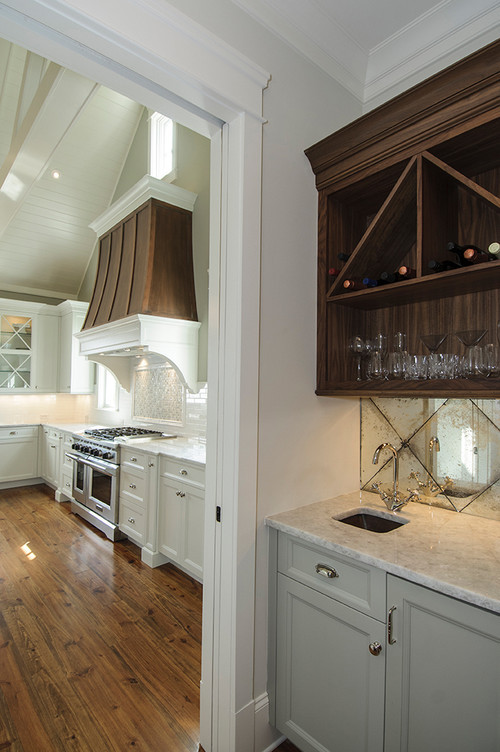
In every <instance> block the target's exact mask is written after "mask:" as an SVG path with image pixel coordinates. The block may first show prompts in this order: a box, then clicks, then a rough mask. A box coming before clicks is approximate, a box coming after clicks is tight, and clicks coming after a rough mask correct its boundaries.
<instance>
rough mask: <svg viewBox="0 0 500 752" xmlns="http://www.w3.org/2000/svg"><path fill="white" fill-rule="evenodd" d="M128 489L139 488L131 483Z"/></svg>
mask: <svg viewBox="0 0 500 752" xmlns="http://www.w3.org/2000/svg"><path fill="white" fill-rule="evenodd" d="M128 487H129V488H137V486H136V485H135V483H129V484H128Z"/></svg>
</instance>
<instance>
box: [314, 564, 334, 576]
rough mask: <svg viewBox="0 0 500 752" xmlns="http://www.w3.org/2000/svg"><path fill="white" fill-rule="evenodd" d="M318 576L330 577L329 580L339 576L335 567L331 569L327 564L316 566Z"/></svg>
mask: <svg viewBox="0 0 500 752" xmlns="http://www.w3.org/2000/svg"><path fill="white" fill-rule="evenodd" d="M316 574H320V575H321V576H322V577H328V579H329V580H331V579H333V578H334V577H338V576H339V575H338V572H337V570H336V569H334V568H333V567H329V566H328V565H327V564H316Z"/></svg>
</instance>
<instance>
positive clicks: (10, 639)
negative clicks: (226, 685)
mask: <svg viewBox="0 0 500 752" xmlns="http://www.w3.org/2000/svg"><path fill="white" fill-rule="evenodd" d="M201 603H202V588H201V585H199V584H198V583H196V582H195V581H194V580H191V579H190V578H189V577H187V576H185V575H183V574H182V573H180V572H179V571H178V570H176V569H175V568H174V567H172V566H170V565H165V566H162V567H159V568H157V569H150V568H149V567H147V566H146V565H144V564H142V563H141V561H140V555H139V549H138V548H137V547H136V546H135V545H133V544H132V543H130V542H128V541H125V542H120V543H114V544H113V543H111V542H110V541H108V540H107V539H106V538H105V537H104V536H103V535H102V534H101V533H99V532H98V531H96V530H95V529H94V528H92V527H90V526H89V525H87V523H85V522H84V521H82V520H81V519H80V518H79V517H76V516H75V515H73V514H71V513H70V509H69V504H58V503H57V502H55V501H54V499H53V493H52V492H50V489H47V487H45V486H31V487H29V488H22V489H10V490H8V491H0V750H10V751H11V752H55V751H59V750H61V752H62V751H64V752H67V751H68V750H75V751H78V752H110V751H113V752H114V751H115V750H116V751H117V752H123V751H124V750H127V749H132V748H133V749H134V750H138V751H142V752H149V751H150V750H154V752H195V750H197V749H198V737H199V681H200V658H201Z"/></svg>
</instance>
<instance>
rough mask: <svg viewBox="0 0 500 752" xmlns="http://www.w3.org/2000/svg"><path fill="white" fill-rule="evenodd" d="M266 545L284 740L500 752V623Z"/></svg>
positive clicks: (279, 543)
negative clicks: (269, 566)
mask: <svg viewBox="0 0 500 752" xmlns="http://www.w3.org/2000/svg"><path fill="white" fill-rule="evenodd" d="M270 533H271V549H270V552H271V569H272V570H273V571H272V572H271V583H270V591H271V606H270V636H271V639H270V651H269V652H270V664H269V673H270V681H269V693H270V707H271V722H273V719H274V723H275V725H276V727H277V728H278V729H279V730H280V731H281V732H282V733H283V734H285V735H286V736H287V737H288V738H289V739H290V740H291V741H292V742H293V743H294V744H296V745H297V747H298V748H299V749H300V750H302V751H303V752H340V751H341V752H382V751H383V752H423V751H424V750H425V752H471V750H475V751H476V750H477V752H498V751H499V750H500V723H499V720H498V719H499V718H500V616H499V615H498V614H495V613H492V612H490V611H485V610H483V609H481V608H478V607H476V606H473V605H470V604H468V603H464V602H462V601H459V600H456V599H455V598H451V597H449V596H447V595H443V594H441V593H438V592H435V591H433V590H428V589H427V588H425V587H422V586H420V585H417V584H415V583H412V582H408V581H406V580H404V579H401V578H398V577H394V576H392V575H388V574H386V573H385V572H383V571H382V570H379V569H378V568H376V567H370V566H368V565H364V564H362V563H361V562H359V561H357V560H356V559H354V558H350V557H344V556H340V555H338V554H336V553H334V552H332V551H330V550H327V549H324V548H323V547H321V546H316V545H314V544H312V543H309V542H307V541H304V540H301V539H298V538H296V537H294V536H290V535H286V534H285V533H282V532H279V533H276V531H275V530H271V531H270ZM386 596H387V597H386ZM377 643H378V645H379V646H380V648H379V646H378V645H377ZM373 652H375V655H373V654H372V653H373Z"/></svg>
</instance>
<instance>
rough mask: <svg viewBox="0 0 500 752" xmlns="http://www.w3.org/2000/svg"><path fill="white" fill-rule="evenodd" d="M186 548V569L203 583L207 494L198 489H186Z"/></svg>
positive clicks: (184, 554) (184, 499) (184, 498)
mask: <svg viewBox="0 0 500 752" xmlns="http://www.w3.org/2000/svg"><path fill="white" fill-rule="evenodd" d="M184 491H185V494H186V495H185V496H184V497H183V498H182V500H183V502H184V546H183V549H184V550H183V561H184V565H185V567H186V569H188V570H189V571H190V572H192V573H193V574H194V575H195V577H197V579H199V580H200V581H201V577H202V575H203V539H204V529H205V528H204V525H205V494H204V492H203V491H198V490H197V489H188V488H187V487H185V488H184Z"/></svg>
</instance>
